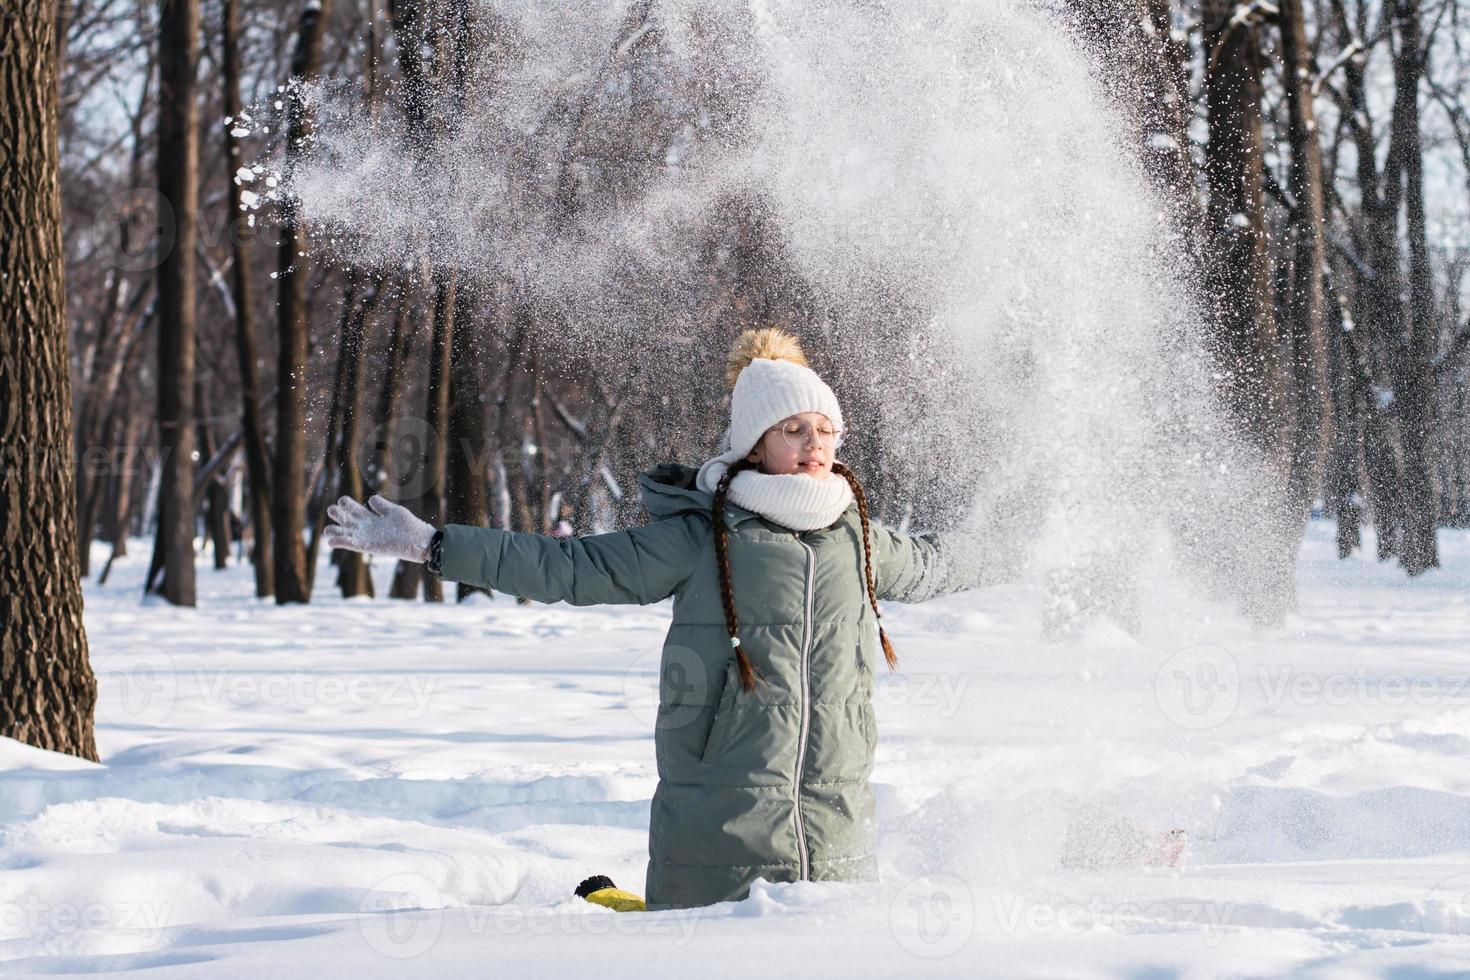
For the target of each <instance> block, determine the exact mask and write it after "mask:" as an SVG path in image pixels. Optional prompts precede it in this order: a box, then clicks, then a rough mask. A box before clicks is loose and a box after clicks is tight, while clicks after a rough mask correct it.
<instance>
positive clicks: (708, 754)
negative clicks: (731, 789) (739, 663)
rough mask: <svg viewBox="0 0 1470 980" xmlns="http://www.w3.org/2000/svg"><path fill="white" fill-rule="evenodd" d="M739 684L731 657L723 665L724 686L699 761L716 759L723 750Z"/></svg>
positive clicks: (737, 673) (733, 660)
mask: <svg viewBox="0 0 1470 980" xmlns="http://www.w3.org/2000/svg"><path fill="white" fill-rule="evenodd" d="M739 684H740V675H739V671H738V670H737V669H736V666H735V659H734V658H733V657H732V658H731V659H730V660H729V661H727V662H726V664H725V686H724V687H723V688H722V689H721V690H720V700H719V704H718V705H717V706H716V708H715V717H714V719H713V720H712V721H711V722H710V726H709V735H708V736H706V737H705V740H704V751H703V752H702V753H701V754H700V760H701V761H703V762H710V761H712V760H714V759H716V758H718V757H719V755H720V752H721V751H722V750H723V748H724V744H725V736H726V734H727V733H728V732H729V730H730V722H731V718H730V716H731V714H733V713H734V710H735V695H736V692H737V690H738V685H739Z"/></svg>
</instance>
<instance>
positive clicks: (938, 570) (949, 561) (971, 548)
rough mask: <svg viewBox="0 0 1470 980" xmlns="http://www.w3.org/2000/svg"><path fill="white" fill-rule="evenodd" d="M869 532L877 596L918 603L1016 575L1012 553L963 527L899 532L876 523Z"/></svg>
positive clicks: (1018, 571) (1006, 579)
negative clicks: (988, 542)
mask: <svg viewBox="0 0 1470 980" xmlns="http://www.w3.org/2000/svg"><path fill="white" fill-rule="evenodd" d="M870 527H871V529H872V534H873V580H874V586H875V589H876V591H877V593H878V598H879V599H891V600H893V601H894V602H923V601H924V600H925V599H932V598H934V597H935V596H941V595H948V594H949V593H951V592H959V591H960V590H962V589H975V588H980V587H982V586H986V585H999V584H1000V583H1002V582H1010V581H1014V580H1015V579H1016V577H1017V576H1018V575H1019V574H1020V569H1019V562H1018V561H1017V559H1016V556H1015V555H1010V554H1005V553H1003V552H1002V551H1001V550H1000V549H994V550H992V549H988V548H987V547H986V544H985V542H984V541H983V540H981V539H980V538H979V537H978V535H972V534H970V533H968V532H964V531H952V532H948V533H939V532H929V533H927V534H904V533H902V532H900V531H894V530H890V529H889V528H886V527H884V526H883V525H881V524H877V523H874V524H872V525H870Z"/></svg>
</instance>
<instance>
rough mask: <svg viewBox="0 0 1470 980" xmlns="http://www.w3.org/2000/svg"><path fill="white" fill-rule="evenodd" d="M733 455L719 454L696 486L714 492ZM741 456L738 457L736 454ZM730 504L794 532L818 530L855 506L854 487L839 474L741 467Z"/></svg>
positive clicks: (703, 469)
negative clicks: (824, 475)
mask: <svg viewBox="0 0 1470 980" xmlns="http://www.w3.org/2000/svg"><path fill="white" fill-rule="evenodd" d="M731 455H732V454H731V453H726V454H724V455H723V456H716V457H715V458H714V459H711V460H709V461H708V462H706V463H705V464H704V465H703V466H701V467H700V468H699V476H698V477H696V478H695V485H696V486H697V487H699V489H701V490H703V491H704V492H706V493H714V492H715V490H716V489H718V487H719V485H720V479H721V478H722V477H723V476H724V475H725V470H727V469H729V468H730V464H731V463H732V462H734V459H731V458H729V457H730V456H731ZM736 458H738V457H736ZM728 497H729V500H730V502H731V503H733V504H735V505H736V506H738V507H744V508H745V509H746V510H749V511H753V512H755V513H757V514H759V515H761V516H762V517H765V518H767V519H769V520H772V521H775V522H776V523H777V524H780V525H781V526H782V527H789V528H791V529H792V530H793V531H815V530H817V529H818V528H823V527H831V526H832V525H833V524H835V523H837V519H838V518H839V517H841V516H842V515H843V513H844V512H845V511H846V510H847V508H848V507H850V506H852V501H853V497H852V487H850V486H848V483H847V480H846V479H844V478H843V477H840V476H838V475H837V474H836V473H828V474H827V478H826V479H825V480H818V479H816V478H815V477H810V476H807V475H806V474H805V473H780V474H777V473H762V472H760V471H759V470H742V471H741V472H739V473H736V474H735V478H734V479H732V480H731V481H730V491H729V494H728Z"/></svg>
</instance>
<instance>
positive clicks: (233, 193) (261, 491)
mask: <svg viewBox="0 0 1470 980" xmlns="http://www.w3.org/2000/svg"><path fill="white" fill-rule="evenodd" d="M221 10H222V13H223V25H222V28H223V29H222V31H221V37H222V38H223V52H222V57H221V59H220V67H221V73H222V75H223V80H224V92H223V101H222V108H223V109H224V112H225V115H226V116H228V117H229V118H230V119H231V120H234V119H236V118H238V117H239V115H240V113H241V111H242V106H241V100H240V43H239V39H240V25H239V19H240V18H239V0H223V5H222V8H221ZM231 128H232V126H230V125H227V126H223V127H221V132H222V133H223V135H224V140H225V160H226V161H227V164H226V166H227V167H228V168H229V177H230V180H229V191H230V225H229V226H227V227H231V235H230V242H231V248H232V250H233V252H234V258H235V261H234V263H233V264H232V266H231V269H230V273H231V275H230V288H231V290H232V293H233V296H234V298H235V353H236V357H237V359H238V360H239V363H240V406H241V411H242V415H241V421H242V423H243V425H244V427H245V467H246V472H247V473H248V474H249V478H250V493H249V496H250V523H251V528H252V533H251V536H252V538H253V540H254V542H255V549H254V552H253V554H252V555H251V561H252V562H253V563H254V565H255V595H256V597H257V598H266V597H268V596H272V595H275V591H276V570H275V566H274V562H273V560H272V558H271V552H272V549H271V491H270V487H271V474H270V453H269V451H268V450H267V448H266V444H265V424H264V421H263V419H262V418H261V413H260V361H259V354H258V353H257V351H256V343H255V316H254V313H253V311H252V308H251V304H250V295H251V279H252V278H253V277H252V276H251V273H250V245H251V244H252V243H253V242H254V241H255V238H254V237H253V235H252V234H248V233H249V232H251V231H253V229H247V228H238V229H236V228H233V227H232V226H233V225H234V223H235V222H236V221H238V220H239V218H240V214H241V213H242V211H243V204H242V200H241V199H242V195H243V194H244V191H245V188H244V187H243V186H242V185H240V184H237V183H235V180H234V175H235V174H236V173H237V172H238V171H239V169H240V164H241V159H240V144H239V141H237V140H236V139H235V138H234V137H233V136H231V135H230V129H231Z"/></svg>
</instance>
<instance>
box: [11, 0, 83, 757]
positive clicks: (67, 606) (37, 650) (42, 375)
mask: <svg viewBox="0 0 1470 980" xmlns="http://www.w3.org/2000/svg"><path fill="white" fill-rule="evenodd" d="M0 52H4V55H3V56H0V173H3V174H4V175H5V177H4V179H3V180H0V215H3V216H4V222H5V225H6V233H5V234H4V235H0V309H3V310H5V311H6V312H5V315H6V318H7V327H6V329H4V330H0V432H3V433H4V440H3V441H0V736H4V737H6V738H13V739H16V740H18V741H21V742H25V743H27V744H29V745H36V746H39V747H41V748H43V749H51V750H54V751H57V752H67V753H70V754H72V755H78V756H81V757H83V758H86V759H93V760H95V759H97V743H96V739H95V737H94V735H93V730H92V711H93V709H94V707H95V706H96V703H97V681H96V679H95V678H94V677H93V675H92V668H91V665H90V663H89V662H88V657H87V635H86V631H85V629H84V628H83V624H82V590H81V582H80V579H79V576H78V561H77V528H76V487H75V474H74V470H73V445H72V430H71V419H72V414H71V413H72V403H71V377H70V373H69V372H70V355H69V352H68V344H67V320H66V289H65V282H64V280H65V273H66V267H65V260H64V253H63V251H62V244H61V182H60V174H59V166H60V164H59V160H60V155H61V153H60V148H59V146H58V139H57V90H56V84H57V83H56V78H57V58H58V51H57V38H56V17H55V11H54V9H52V8H50V7H48V6H46V5H40V4H35V5H21V6H19V7H18V8H17V9H16V11H15V12H13V13H9V14H7V15H6V16H4V17H0Z"/></svg>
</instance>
